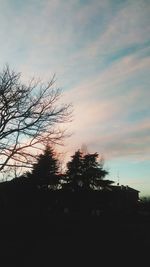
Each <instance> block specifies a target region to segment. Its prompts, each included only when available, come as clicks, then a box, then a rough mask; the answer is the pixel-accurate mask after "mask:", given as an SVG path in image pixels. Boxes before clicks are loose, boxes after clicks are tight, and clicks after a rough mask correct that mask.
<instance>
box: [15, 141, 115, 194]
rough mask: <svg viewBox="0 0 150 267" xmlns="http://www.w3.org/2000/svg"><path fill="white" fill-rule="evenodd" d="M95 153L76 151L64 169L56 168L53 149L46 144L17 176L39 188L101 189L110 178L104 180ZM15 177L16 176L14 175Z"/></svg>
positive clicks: (102, 165) (106, 184)
mask: <svg viewBox="0 0 150 267" xmlns="http://www.w3.org/2000/svg"><path fill="white" fill-rule="evenodd" d="M98 158H99V155H98V153H92V154H91V153H86V154H84V153H82V152H81V151H80V150H78V151H76V152H75V153H74V154H73V155H72V157H71V160H70V161H69V162H67V164H66V171H65V172H63V173H62V172H61V171H60V162H59V160H58V158H57V156H56V153H55V151H54V149H53V148H52V147H50V146H46V148H45V150H44V151H43V153H42V154H40V155H39V156H38V159H37V162H36V163H35V164H34V165H33V170H32V171H31V172H27V173H25V174H24V175H23V176H21V177H20V179H21V178H23V177H25V178H27V179H29V180H30V181H31V182H32V183H33V184H35V185H37V186H38V188H39V189H41V190H51V191H53V190H69V191H79V190H86V191H90V190H101V189H103V188H105V187H108V186H110V185H111V184H112V183H113V181H110V180H106V179H105V177H106V176H107V175H108V171H107V170H105V169H104V164H103V161H102V160H98ZM17 179H19V178H17Z"/></svg>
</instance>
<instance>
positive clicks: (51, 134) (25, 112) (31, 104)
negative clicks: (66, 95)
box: [0, 66, 71, 171]
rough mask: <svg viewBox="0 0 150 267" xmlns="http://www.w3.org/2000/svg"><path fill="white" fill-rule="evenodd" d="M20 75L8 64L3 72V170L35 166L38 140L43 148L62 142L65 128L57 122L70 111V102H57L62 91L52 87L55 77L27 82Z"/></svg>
mask: <svg viewBox="0 0 150 267" xmlns="http://www.w3.org/2000/svg"><path fill="white" fill-rule="evenodd" d="M20 78H21V75H20V73H16V72H14V71H11V70H10V69H9V67H8V66H6V67H5V68H4V70H3V71H2V72H1V73H0V171H7V170H8V169H9V168H11V167H15V168H22V167H25V168H29V167H32V164H33V160H34V159H35V157H34V155H35V154H37V149H39V144H40V149H41V147H42V148H44V147H45V145H46V144H47V143H48V142H49V143H50V142H53V143H60V142H62V138H63V137H64V136H65V131H64V130H62V129H61V128H59V127H58V125H59V124H60V123H63V122H66V121H68V119H69V116H70V114H71V112H70V108H69V107H70V105H64V104H63V105H61V104H58V101H59V98H60V96H61V91H60V90H59V89H54V88H53V85H54V83H55V80H54V77H53V78H52V79H51V80H50V81H49V82H48V83H47V84H44V83H42V82H40V81H36V80H35V79H32V80H31V81H30V82H29V84H27V85H26V84H23V83H22V82H21V80H20ZM31 148H32V154H31Z"/></svg>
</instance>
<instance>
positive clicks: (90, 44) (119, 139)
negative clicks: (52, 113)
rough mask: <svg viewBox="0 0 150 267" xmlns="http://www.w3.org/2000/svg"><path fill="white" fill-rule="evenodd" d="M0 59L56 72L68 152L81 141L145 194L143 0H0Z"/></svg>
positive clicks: (149, 150)
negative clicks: (66, 114) (69, 109)
mask: <svg viewBox="0 0 150 267" xmlns="http://www.w3.org/2000/svg"><path fill="white" fill-rule="evenodd" d="M0 8H1V12H0V40H1V42H0V66H1V68H3V66H4V64H6V63H8V64H9V65H10V67H11V68H13V69H15V70H16V71H19V72H22V78H23V80H26V81H28V80H29V79H30V78H31V77H32V76H35V77H41V79H43V80H47V79H49V78H50V77H51V76H52V75H53V74H54V73H56V76H57V82H56V86H58V87H60V88H62V90H63V92H64V96H63V101H64V102H72V104H73V106H74V119H73V122H72V123H70V124H69V125H68V127H69V130H70V131H71V132H73V135H72V136H71V137H70V138H69V139H68V140H66V143H65V147H64V148H63V150H64V151H66V157H67V158H68V157H69V155H71V154H72V153H73V152H74V151H75V150H76V149H78V148H80V147H81V145H82V144H83V143H84V144H86V145H87V147H88V150H89V152H96V151H97V152H98V153H99V154H100V155H101V154H102V155H103V156H104V158H105V166H106V167H107V168H108V169H109V171H110V175H109V178H111V179H112V180H115V181H116V182H117V180H118V177H119V182H120V184H124V185H127V184H128V185H129V186H132V187H134V188H136V189H138V190H140V191H141V195H147V194H150V79H149V76H150V16H149V14H150V0H141V1H139V0H130V1H125V0H124V1H119V0H115V1H113V0H112V1H111V0H108V1H107V0H105V1H102V0H86V1H83V0H68V1H65V0H30V1H29V0H26V1H21V0H14V1H12V0H0Z"/></svg>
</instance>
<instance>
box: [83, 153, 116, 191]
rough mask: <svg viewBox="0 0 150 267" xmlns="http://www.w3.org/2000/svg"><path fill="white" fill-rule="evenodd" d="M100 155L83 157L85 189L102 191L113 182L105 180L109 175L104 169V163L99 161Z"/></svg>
mask: <svg viewBox="0 0 150 267" xmlns="http://www.w3.org/2000/svg"><path fill="white" fill-rule="evenodd" d="M98 157H99V155H98V153H94V154H86V155H84V157H83V186H84V188H85V189H88V190H89V189H96V190H98V189H102V188H104V187H106V186H108V185H110V184H112V183H113V181H109V180H104V178H105V176H106V175H107V174H108V171H106V170H105V169H104V168H103V162H102V161H100V162H99V161H98Z"/></svg>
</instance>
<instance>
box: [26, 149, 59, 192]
mask: <svg viewBox="0 0 150 267" xmlns="http://www.w3.org/2000/svg"><path fill="white" fill-rule="evenodd" d="M58 172H59V162H58V159H57V158H56V156H55V153H54V150H53V149H52V148H51V147H50V146H46V148H45V150H44V153H43V154H40V155H39V157H38V160H37V163H36V164H34V167H33V171H32V174H31V175H32V177H33V179H34V181H35V182H36V183H37V184H39V185H40V186H41V187H46V188H48V187H50V188H53V189H54V188H55V187H56V186H57V185H58V182H59V175H58Z"/></svg>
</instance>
